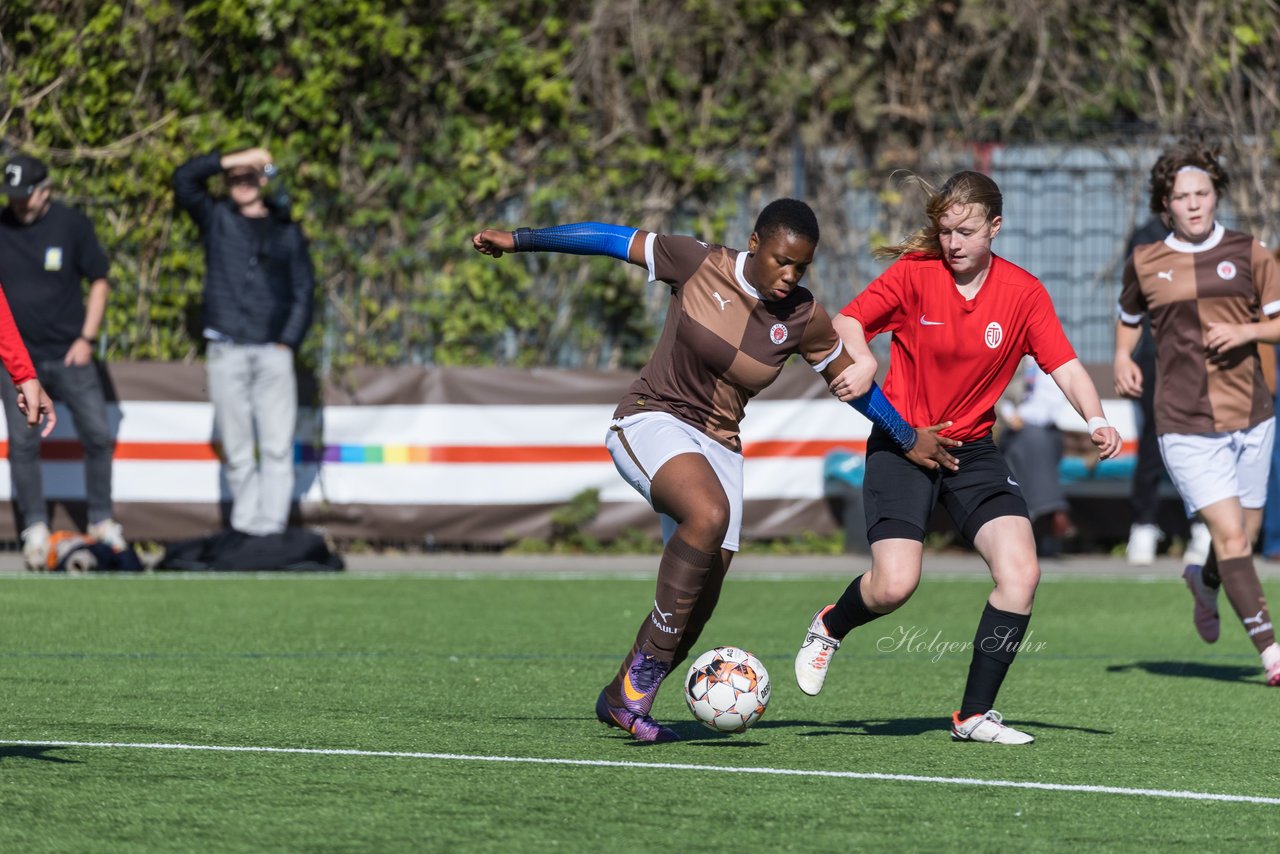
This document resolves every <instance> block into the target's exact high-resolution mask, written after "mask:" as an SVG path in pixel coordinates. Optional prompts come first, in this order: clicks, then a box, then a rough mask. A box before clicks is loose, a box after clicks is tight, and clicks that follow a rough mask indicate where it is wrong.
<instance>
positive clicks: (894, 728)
mask: <svg viewBox="0 0 1280 854" xmlns="http://www.w3.org/2000/svg"><path fill="white" fill-rule="evenodd" d="M1009 723H1010V724H1012V725H1013V726H1015V727H1016V728H1018V729H1023V730H1028V731H1032V734H1033V735H1034V734H1035V733H1034V730H1043V729H1052V730H1065V731H1071V732H1083V733H1088V734H1090V735H1112V734H1113V733H1112V731H1111V730H1106V729H1094V728H1092V727H1081V726H1067V725H1066V724H1052V723H1048V722H1046V721H1024V720H1021V719H1019V720H1017V721H1012V720H1011V721H1009ZM772 727H778V728H781V727H809V728H812V729H813V732H808V733H804V735H805V736H806V737H813V736H828V735H870V736H881V737H883V736H890V737H902V736H913V735H927V734H929V733H937V734H940V735H946V736H950V734H951V725H950V723H948V722H947V720H946V719H945V718H938V717H928V718H896V719H894V720H861V721H857V720H849V721H785V720H783V721H761V722H760V723H758V724H756V727H755V728H756V729H768V728H772Z"/></svg>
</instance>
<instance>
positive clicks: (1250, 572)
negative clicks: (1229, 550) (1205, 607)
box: [1218, 555, 1276, 652]
mask: <svg viewBox="0 0 1280 854" xmlns="http://www.w3.org/2000/svg"><path fill="white" fill-rule="evenodd" d="M1218 575H1219V576H1221V577H1222V589H1223V590H1225V591H1226V594H1227V599H1228V600H1229V601H1230V602H1231V607H1232V608H1233V609H1234V610H1235V612H1236V616H1238V617H1239V618H1240V621H1241V622H1242V623H1244V630H1245V632H1247V633H1248V635H1249V640H1251V641H1253V645H1254V646H1255V647H1256V648H1257V650H1258V652H1262V651H1263V650H1264V649H1266V648H1267V647H1269V646H1271V644H1273V643H1275V640H1276V633H1275V630H1274V629H1273V628H1272V627H1271V614H1270V613H1269V612H1268V611H1267V600H1266V597H1264V596H1263V595H1262V582H1260V581H1259V580H1258V572H1257V570H1255V569H1254V566H1253V556H1252V555H1246V556H1244V557H1233V558H1228V559H1226V560H1219V561H1218Z"/></svg>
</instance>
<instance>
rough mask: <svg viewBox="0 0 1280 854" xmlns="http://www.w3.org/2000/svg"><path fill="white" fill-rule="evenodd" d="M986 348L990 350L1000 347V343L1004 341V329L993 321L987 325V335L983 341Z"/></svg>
mask: <svg viewBox="0 0 1280 854" xmlns="http://www.w3.org/2000/svg"><path fill="white" fill-rule="evenodd" d="M983 340H985V341H986V342H987V346H988V347H990V348H991V349H992V350H994V349H995V348H997V347H999V346H1000V342H1001V341H1003V340H1004V329H1003V328H1002V327H1001V326H1000V324H999V323H996V322H995V321H994V320H993V321H991V322H990V323H988V324H987V334H986V336H985V337H984V339H983Z"/></svg>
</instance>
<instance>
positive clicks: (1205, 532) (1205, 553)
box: [1182, 522, 1213, 566]
mask: <svg viewBox="0 0 1280 854" xmlns="http://www.w3.org/2000/svg"><path fill="white" fill-rule="evenodd" d="M1211 545H1213V538H1212V537H1210V536H1209V526H1208V525H1206V524H1205V523H1204V522H1192V523H1191V537H1190V538H1189V539H1188V540H1187V547H1186V548H1185V549H1183V550H1182V561H1183V563H1198V564H1200V565H1201V566H1203V565H1204V562H1205V561H1206V560H1208V559H1209V546H1211Z"/></svg>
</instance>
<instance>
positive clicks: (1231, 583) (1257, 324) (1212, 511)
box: [1114, 142, 1280, 685]
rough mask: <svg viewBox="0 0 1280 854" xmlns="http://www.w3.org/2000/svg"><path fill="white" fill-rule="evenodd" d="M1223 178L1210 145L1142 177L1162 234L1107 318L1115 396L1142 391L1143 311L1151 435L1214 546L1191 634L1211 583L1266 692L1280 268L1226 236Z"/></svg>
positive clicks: (1214, 612)
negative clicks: (1266, 361)
mask: <svg viewBox="0 0 1280 854" xmlns="http://www.w3.org/2000/svg"><path fill="white" fill-rule="evenodd" d="M1228 180H1229V179H1228V175H1227V172H1226V170H1224V169H1223V168H1222V165H1221V164H1220V163H1219V162H1218V154H1217V152H1216V151H1215V150H1213V149H1211V148H1209V147H1207V146H1205V145H1203V144H1200V143H1192V142H1186V143H1182V144H1179V145H1176V146H1174V147H1173V148H1171V149H1170V150H1168V151H1166V152H1165V153H1164V154H1163V155H1161V157H1160V158H1159V159H1158V160H1157V161H1156V164H1155V166H1154V167H1152V169H1151V210H1152V211H1153V212H1155V213H1157V214H1160V215H1162V216H1164V217H1165V218H1166V221H1167V222H1168V223H1169V224H1170V225H1171V226H1172V230H1171V233H1170V234H1169V235H1168V236H1167V237H1165V238H1164V239H1163V240H1158V241H1155V242H1152V243H1146V244H1143V245H1141V246H1137V247H1135V248H1134V250H1133V254H1132V256H1130V258H1129V263H1128V264H1127V265H1126V267H1125V274H1124V289H1123V290H1122V291H1121V293H1120V306H1119V308H1120V318H1119V321H1118V322H1117V324H1116V352H1115V363H1114V368H1115V384H1116V391H1118V392H1119V393H1120V394H1123V395H1126V396H1128V397H1137V396H1138V395H1140V394H1142V387H1143V382H1142V372H1141V371H1140V370H1139V369H1138V366H1137V365H1136V364H1135V363H1134V360H1133V357H1132V353H1133V349H1134V347H1135V346H1136V345H1137V342H1138V335H1139V328H1138V325H1139V323H1141V321H1142V316H1143V315H1144V314H1148V315H1150V317H1151V332H1152V335H1153V336H1154V338H1155V342H1156V389H1155V413H1156V432H1157V433H1158V434H1159V442H1160V453H1161V455H1162V456H1163V457H1164V463H1165V468H1166V469H1167V470H1168V472H1169V477H1170V479H1171V480H1172V481H1173V483H1174V486H1176V487H1177V488H1178V493H1179V494H1180V495H1181V496H1182V502H1183V505H1184V506H1185V508H1186V511H1187V515H1188V516H1193V515H1195V514H1197V513H1198V514H1199V515H1200V518H1201V519H1203V520H1204V522H1205V524H1207V525H1208V527H1209V535H1210V537H1211V539H1212V542H1213V548H1212V549H1211V550H1210V553H1209V555H1208V557H1207V559H1206V560H1205V562H1204V566H1203V567H1201V566H1198V565H1195V564H1188V565H1187V566H1186V567H1185V569H1184V570H1183V578H1184V580H1185V581H1186V583H1187V586H1188V588H1190V590H1191V594H1192V597H1193V599H1194V605H1193V609H1192V616H1193V619H1194V621H1195V625H1196V629H1197V630H1198V631H1199V633H1200V636H1201V638H1203V639H1204V640H1205V641H1207V642H1209V643H1212V642H1214V641H1216V640H1217V639H1218V634H1219V631H1220V626H1221V621H1220V619H1219V617H1218V589H1219V587H1221V588H1222V589H1223V590H1225V591H1226V592H1227V599H1228V600H1229V601H1230V602H1231V607H1232V609H1233V610H1234V611H1235V612H1236V616H1237V617H1239V618H1240V621H1241V623H1242V624H1243V626H1244V630H1245V633H1246V634H1247V635H1248V636H1249V640H1250V641H1252V642H1253V645H1254V647H1255V648H1256V649H1257V651H1258V653H1259V655H1260V656H1261V658H1262V665H1263V668H1264V669H1265V670H1266V676H1267V684H1269V685H1280V644H1277V643H1276V636H1275V630H1274V629H1273V628H1272V625H1271V615H1270V613H1269V611H1268V610H1267V603H1266V599H1265V598H1264V597H1263V592H1262V584H1261V583H1260V582H1259V581H1258V573H1257V569H1256V568H1255V567H1254V564H1253V543H1254V542H1255V541H1256V540H1257V537H1258V531H1259V528H1260V527H1261V525H1262V510H1263V506H1264V504H1265V503H1266V496H1267V475H1268V472H1269V470H1270V464H1271V450H1272V446H1273V443H1274V440H1275V423H1276V419H1275V402H1274V400H1273V398H1272V396H1271V392H1270V391H1269V390H1268V389H1267V386H1266V381H1265V380H1264V379H1263V375H1262V367H1261V361H1260V358H1259V353H1258V342H1266V343H1275V342H1277V341H1280V267H1278V266H1277V264H1276V261H1275V258H1273V257H1272V256H1271V253H1270V252H1268V251H1267V249H1266V248H1265V247H1264V246H1263V245H1262V244H1261V243H1259V242H1258V241H1257V240H1256V239H1254V238H1253V237H1252V236H1250V235H1248V234H1244V233H1242V232H1239V231H1233V230H1231V229H1227V228H1223V226H1222V225H1221V224H1219V223H1218V221H1217V218H1216V214H1217V204H1218V198H1219V196H1220V195H1221V193H1222V191H1223V189H1224V188H1225V187H1226V186H1227V182H1228Z"/></svg>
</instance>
